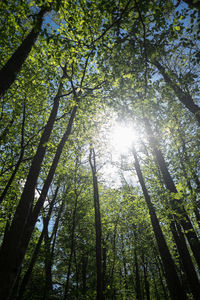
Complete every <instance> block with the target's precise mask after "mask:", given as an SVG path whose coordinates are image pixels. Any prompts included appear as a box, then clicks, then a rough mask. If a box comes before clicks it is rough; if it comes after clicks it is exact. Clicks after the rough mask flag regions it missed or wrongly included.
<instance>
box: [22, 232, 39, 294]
mask: <svg viewBox="0 0 200 300" xmlns="http://www.w3.org/2000/svg"><path fill="white" fill-rule="evenodd" d="M43 238H44V230H42V232H41V234H40V237H39V240H38V242H37V245H36V247H35V250H34V252H33V255H32V258H31V261H30V263H29V266H28V269H27V271H26V273H25V274H24V277H23V279H22V282H21V284H20V287H19V292H18V296H17V300H21V299H23V295H24V292H25V290H26V287H27V284H28V283H29V280H30V277H31V274H32V270H33V267H34V265H35V262H36V260H37V257H38V253H39V250H40V247H41V244H42V241H43Z"/></svg>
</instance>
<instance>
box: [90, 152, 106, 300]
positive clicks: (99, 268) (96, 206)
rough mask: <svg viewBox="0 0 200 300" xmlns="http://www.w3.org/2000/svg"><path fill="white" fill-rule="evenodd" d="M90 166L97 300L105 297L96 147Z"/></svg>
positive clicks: (91, 155) (92, 153) (91, 156)
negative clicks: (93, 212)
mask: <svg viewBox="0 0 200 300" xmlns="http://www.w3.org/2000/svg"><path fill="white" fill-rule="evenodd" d="M89 162H90V167H91V170H92V178H93V191H94V209H95V231H96V270H97V296H96V299H97V300H102V299H104V297H103V288H102V286H103V284H102V258H101V255H102V253H101V252H102V251H101V235H102V232H101V214H100V205H99V192H98V181H97V176H96V158H95V152H94V149H93V148H92V149H90V155H89Z"/></svg>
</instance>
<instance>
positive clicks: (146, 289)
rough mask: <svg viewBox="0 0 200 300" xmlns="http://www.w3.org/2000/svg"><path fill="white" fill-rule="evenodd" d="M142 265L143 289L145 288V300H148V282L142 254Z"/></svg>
mask: <svg viewBox="0 0 200 300" xmlns="http://www.w3.org/2000/svg"><path fill="white" fill-rule="evenodd" d="M142 264H143V272H144V287H145V293H146V299H147V300H150V289H149V281H148V276H147V268H146V262H145V259H144V254H142Z"/></svg>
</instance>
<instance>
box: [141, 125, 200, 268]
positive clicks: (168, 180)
mask: <svg viewBox="0 0 200 300" xmlns="http://www.w3.org/2000/svg"><path fill="white" fill-rule="evenodd" d="M145 125H146V129H147V132H148V135H149V140H150V143H151V145H152V148H153V152H154V155H155V157H156V161H157V164H158V166H159V168H160V171H161V173H162V176H163V180H164V183H165V186H166V188H167V189H168V190H169V191H170V192H171V193H175V194H177V193H178V192H177V189H176V186H175V184H174V181H173V179H172V177H171V175H170V173H169V171H168V168H167V165H166V162H165V160H164V157H163V155H162V152H161V151H160V150H159V149H158V148H157V141H156V139H155V138H154V136H153V133H152V130H151V127H150V124H149V122H148V120H147V119H145ZM170 204H171V207H172V209H173V210H174V212H176V213H177V215H178V216H179V217H177V218H176V219H177V221H178V222H179V223H180V224H181V226H182V228H183V229H184V233H185V235H186V237H187V240H188V242H189V244H190V247H191V250H192V252H193V255H194V257H195V260H196V262H197V264H198V266H199V269H200V242H199V240H198V237H197V235H196V232H195V230H194V228H193V225H192V223H191V221H190V219H189V217H188V215H187V212H186V211H185V208H184V206H183V203H182V200H179V203H178V202H177V200H176V199H172V200H170Z"/></svg>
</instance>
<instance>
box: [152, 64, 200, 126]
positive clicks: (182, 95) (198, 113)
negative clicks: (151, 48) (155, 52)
mask: <svg viewBox="0 0 200 300" xmlns="http://www.w3.org/2000/svg"><path fill="white" fill-rule="evenodd" d="M151 63H152V64H153V65H154V66H156V67H157V69H158V71H159V72H160V73H161V74H162V76H163V78H164V80H165V82H166V83H167V84H168V85H169V86H170V87H171V89H172V90H173V91H174V93H175V95H176V96H177V98H178V99H179V100H180V102H181V103H183V105H184V106H185V107H186V108H187V109H188V110H189V111H190V112H191V113H192V114H194V116H195V118H196V120H197V122H198V124H199V125H200V107H199V106H198V105H197V104H195V103H194V100H193V99H192V97H191V95H190V94H189V93H186V92H184V91H183V90H182V89H181V88H180V87H179V85H178V84H177V83H176V82H174V81H173V80H172V79H171V78H170V77H169V75H168V74H167V72H166V70H165V68H164V67H163V66H162V65H161V64H160V63H159V61H157V60H156V59H152V60H151Z"/></svg>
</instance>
